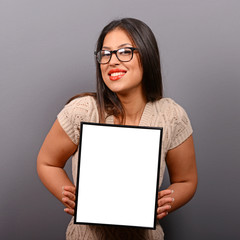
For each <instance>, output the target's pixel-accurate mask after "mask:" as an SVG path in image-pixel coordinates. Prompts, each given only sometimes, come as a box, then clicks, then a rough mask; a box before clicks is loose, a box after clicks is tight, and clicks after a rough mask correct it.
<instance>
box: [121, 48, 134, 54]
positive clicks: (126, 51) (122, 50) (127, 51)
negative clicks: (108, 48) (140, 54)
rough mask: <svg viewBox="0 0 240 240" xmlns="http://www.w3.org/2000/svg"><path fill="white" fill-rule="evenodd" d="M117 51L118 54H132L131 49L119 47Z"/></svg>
mask: <svg viewBox="0 0 240 240" xmlns="http://www.w3.org/2000/svg"><path fill="white" fill-rule="evenodd" d="M118 52H119V54H120V55H131V54H132V51H131V49H125V48H123V49H119V51H118Z"/></svg>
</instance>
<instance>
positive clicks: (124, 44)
mask: <svg viewBox="0 0 240 240" xmlns="http://www.w3.org/2000/svg"><path fill="white" fill-rule="evenodd" d="M127 45H130V46H132V44H131V43H123V44H121V45H119V46H118V48H121V47H125V46H127ZM102 48H105V49H111V48H110V47H106V46H103V47H102Z"/></svg>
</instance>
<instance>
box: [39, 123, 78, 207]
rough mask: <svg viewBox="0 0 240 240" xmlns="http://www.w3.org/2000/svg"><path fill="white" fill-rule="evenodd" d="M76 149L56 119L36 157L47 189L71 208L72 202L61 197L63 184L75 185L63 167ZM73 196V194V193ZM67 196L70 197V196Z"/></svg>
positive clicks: (41, 177) (62, 195) (40, 175)
mask: <svg viewBox="0 0 240 240" xmlns="http://www.w3.org/2000/svg"><path fill="white" fill-rule="evenodd" d="M76 150H77V145H75V144H74V143H73V142H72V141H71V139H70V138H69V137H68V135H67V134H66V133H65V131H64V130H63V129H62V127H61V126H60V124H59V122H58V120H56V121H55V123H54V124H53V126H52V128H51V130H50V131H49V133H48V135H47V137H46V138H45V140H44V142H43V145H42V147H41V149H40V151H39V154H38V158H37V171H38V175H39V178H40V179H41V181H42V182H43V184H44V185H45V186H46V187H47V189H48V190H49V191H50V192H51V193H52V194H53V195H54V196H55V197H57V198H58V199H59V200H60V201H61V202H62V203H63V204H64V205H65V206H67V207H68V208H69V205H70V207H71V208H72V207H73V206H71V205H72V204H73V202H71V201H69V202H68V201H65V200H66V199H63V197H64V194H63V186H69V187H72V189H74V188H75V187H74V185H73V183H72V182H71V181H70V179H69V178H68V176H67V174H66V172H65V171H64V169H63V168H64V166H65V163H66V162H67V160H68V159H69V157H71V155H73V153H74V152H75V151H76ZM72 191H73V190H72ZM73 197H75V196H74V195H73ZM68 198H70V199H71V196H68ZM73 200H75V199H73Z"/></svg>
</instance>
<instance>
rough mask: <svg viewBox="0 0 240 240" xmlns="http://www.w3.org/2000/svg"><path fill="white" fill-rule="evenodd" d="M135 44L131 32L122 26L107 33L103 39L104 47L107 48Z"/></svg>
mask: <svg viewBox="0 0 240 240" xmlns="http://www.w3.org/2000/svg"><path fill="white" fill-rule="evenodd" d="M134 45H135V44H134V42H133V40H132V39H131V37H130V36H129V34H128V33H127V32H126V31H125V30H123V29H120V28H116V29H114V30H112V31H111V32H109V33H107V35H106V36H105V38H104V41H103V48H107V49H110V48H111V49H116V48H121V47H127V46H134Z"/></svg>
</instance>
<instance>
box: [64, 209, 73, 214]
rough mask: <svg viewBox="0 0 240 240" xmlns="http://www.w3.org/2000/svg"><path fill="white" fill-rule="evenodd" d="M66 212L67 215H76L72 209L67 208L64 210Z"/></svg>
mask: <svg viewBox="0 0 240 240" xmlns="http://www.w3.org/2000/svg"><path fill="white" fill-rule="evenodd" d="M64 212H66V213H68V214H70V215H74V210H73V209H71V208H65V209H64Z"/></svg>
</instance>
